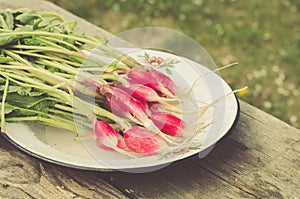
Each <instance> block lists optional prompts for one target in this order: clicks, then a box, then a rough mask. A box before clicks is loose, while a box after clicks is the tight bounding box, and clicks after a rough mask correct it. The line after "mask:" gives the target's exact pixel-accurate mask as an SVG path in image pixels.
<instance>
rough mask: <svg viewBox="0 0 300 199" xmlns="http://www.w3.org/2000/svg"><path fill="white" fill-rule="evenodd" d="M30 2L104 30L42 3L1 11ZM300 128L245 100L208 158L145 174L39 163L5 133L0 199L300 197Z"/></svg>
mask: <svg viewBox="0 0 300 199" xmlns="http://www.w3.org/2000/svg"><path fill="white" fill-rule="evenodd" d="M20 7H30V8H32V9H35V10H39V11H51V12H57V13H59V14H61V15H63V16H64V17H66V18H68V19H70V20H76V21H78V24H79V25H78V27H79V28H78V30H77V31H78V32H80V33H83V32H84V33H87V34H89V35H93V36H96V35H98V36H99V37H102V36H104V35H109V33H108V32H106V31H105V30H102V29H101V28H98V27H95V26H94V25H92V24H90V23H88V22H86V21H85V20H83V19H80V18H79V17H76V16H74V15H72V14H70V13H68V12H66V11H64V10H63V9H61V8H59V7H57V6H55V5H53V4H52V3H49V2H45V1H41V0H18V1H7V0H0V9H5V8H11V9H14V8H20ZM299 154H300V131H299V130H297V129H294V128H292V127H290V126H289V125H287V124H285V123H284V122H282V121H280V120H278V119H276V118H274V117H272V116H270V115H268V114H266V113H264V112H262V111H260V110H258V109H256V108H254V107H252V106H250V105H248V104H247V103H244V102H241V116H240V120H239V122H238V125H237V126H236V128H235V129H233V130H232V131H231V133H230V134H229V135H228V136H226V137H225V138H224V139H223V140H222V141H221V142H220V143H219V144H218V145H217V146H216V147H215V148H214V150H213V151H212V152H211V153H210V154H208V155H207V156H206V157H205V158H198V157H193V158H189V159H186V160H183V161H180V162H177V163H173V164H172V165H170V166H168V167H166V168H164V169H161V170H158V171H155V172H151V173H144V174H129V173H124V172H112V173H101V172H91V171H81V170H76V169H70V168H64V167H61V166H57V165H53V164H50V163H46V162H44V161H40V160H37V159H35V158H32V157H30V156H28V155H26V154H23V153H22V152H20V151H19V150H17V149H16V148H15V147H13V146H12V145H10V144H9V143H8V142H7V141H5V140H4V139H3V138H2V137H1V138H0V198H127V197H129V198H220V197H221V198H298V197H299V196H300V187H299V184H300V173H299V170H300V163H299V159H300V155H299Z"/></svg>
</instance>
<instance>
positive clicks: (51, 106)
mask: <svg viewBox="0 0 300 199" xmlns="http://www.w3.org/2000/svg"><path fill="white" fill-rule="evenodd" d="M75 27H76V22H73V21H72V22H69V21H65V20H64V19H63V18H62V17H60V16H59V15H57V14H54V13H45V12H36V11H33V10H30V9H26V8H23V9H18V10H6V11H1V12H0V103H1V106H0V111H1V112H0V113H1V131H2V132H5V131H6V129H5V122H6V121H7V122H17V121H37V122H40V123H44V124H47V125H50V126H54V127H59V128H64V129H68V130H72V131H76V129H75V125H74V117H79V118H80V119H82V120H83V121H84V120H87V119H88V118H86V116H82V115H80V114H77V115H74V114H73V112H74V110H73V107H72V103H73V102H74V98H76V97H75V96H74V93H73V90H72V85H73V84H74V79H75V76H76V75H77V74H78V72H79V69H80V67H82V65H83V62H84V60H85V59H86V55H85V54H84V53H83V50H87V51H92V50H93V49H94V48H99V46H100V48H101V50H102V51H103V53H104V54H105V55H106V56H115V55H118V53H119V52H118V51H116V50H115V49H112V48H109V47H107V46H106V45H105V39H100V40H99V39H96V38H94V37H90V36H87V35H82V34H76V33H74V29H75ZM123 61H124V62H127V63H128V65H130V64H132V60H130V59H129V58H126V59H123ZM94 66H97V67H103V66H104V63H102V62H101V61H99V60H97V61H95V63H94ZM124 66H125V65H122V67H124ZM111 67H113V69H111ZM126 67H127V68H128V66H126ZM106 68H107V69H109V70H110V71H113V70H116V69H117V68H118V66H117V65H114V66H112V65H110V66H106ZM106 77H107V78H112V77H113V76H112V77H110V76H109V75H107V76H106ZM103 79H105V77H103ZM78 100H80V99H78ZM82 103H84V104H85V105H86V106H87V107H90V108H95V107H93V105H92V104H88V103H87V102H84V101H82ZM95 112H96V115H97V116H98V117H100V118H102V119H103V120H115V119H116V118H117V116H115V115H113V114H112V113H111V112H109V111H107V110H106V109H104V108H101V107H96V109H95ZM82 124H83V125H84V124H85V122H82Z"/></svg>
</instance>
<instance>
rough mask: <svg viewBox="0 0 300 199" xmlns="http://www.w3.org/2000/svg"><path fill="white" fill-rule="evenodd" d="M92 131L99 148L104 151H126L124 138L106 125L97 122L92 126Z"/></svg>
mask: <svg viewBox="0 0 300 199" xmlns="http://www.w3.org/2000/svg"><path fill="white" fill-rule="evenodd" d="M94 131H95V134H96V137H97V142H98V143H97V144H98V146H99V147H101V148H103V149H106V150H115V148H116V147H118V148H120V149H127V146H126V145H125V142H124V138H123V137H122V136H121V135H120V134H119V133H118V132H116V131H115V130H114V129H113V128H112V127H111V126H110V125H109V124H108V123H106V122H103V121H97V122H96V123H95V125H94Z"/></svg>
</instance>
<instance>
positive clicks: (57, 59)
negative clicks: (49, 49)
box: [10, 50, 82, 67]
mask: <svg viewBox="0 0 300 199" xmlns="http://www.w3.org/2000/svg"><path fill="white" fill-rule="evenodd" d="M10 52H14V53H17V54H22V55H27V56H31V57H39V58H43V59H48V60H51V61H58V62H62V63H66V64H70V65H73V66H77V67H80V66H81V65H82V64H81V63H78V62H73V61H69V60H66V59H62V58H59V57H54V56H53V55H45V54H39V53H34V52H31V51H19V50H11V51H10Z"/></svg>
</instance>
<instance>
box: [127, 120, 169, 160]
mask: <svg viewBox="0 0 300 199" xmlns="http://www.w3.org/2000/svg"><path fill="white" fill-rule="evenodd" d="M124 140H125V143H126V145H127V147H128V148H129V149H130V150H131V151H133V152H135V153H139V154H142V155H156V154H159V152H160V151H161V149H163V148H164V147H166V146H167V145H166V143H165V141H164V140H163V139H162V138H161V137H160V136H158V135H157V134H155V133H153V132H152V131H150V130H148V129H145V128H143V127H139V126H133V127H132V128H131V129H129V130H127V131H125V132H124Z"/></svg>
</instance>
